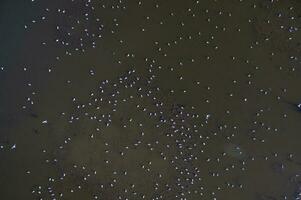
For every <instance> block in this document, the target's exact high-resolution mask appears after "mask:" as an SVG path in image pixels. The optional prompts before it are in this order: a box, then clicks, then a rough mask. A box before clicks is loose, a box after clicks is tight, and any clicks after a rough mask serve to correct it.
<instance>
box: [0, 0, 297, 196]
mask: <svg viewBox="0 0 301 200" xmlns="http://www.w3.org/2000/svg"><path fill="white" fill-rule="evenodd" d="M32 4H33V6H36V7H39V8H41V12H40V15H39V17H38V18H37V19H34V20H32V24H27V25H25V28H26V29H27V30H28V31H30V28H31V27H33V26H34V24H38V23H41V24H43V23H44V24H46V25H47V26H49V29H50V30H51V31H52V32H50V33H49V34H46V35H44V36H43V37H44V40H43V41H41V43H42V44H43V46H44V47H49V48H50V49H51V48H53V50H54V52H55V53H56V54H57V56H56V60H60V62H62V63H63V61H64V59H70V58H71V59H72V58H74V57H76V56H78V54H77V53H76V52H79V53H80V54H81V55H89V54H90V53H91V52H92V54H93V51H94V52H100V53H99V57H98V56H97V58H94V59H95V63H96V64H94V65H93V66H94V67H92V68H89V70H86V71H87V74H88V76H89V78H88V79H84V80H85V81H87V82H89V81H90V79H91V80H95V79H96V80H97V82H98V84H97V85H91V84H90V85H89V86H91V87H90V88H85V90H86V91H89V92H90V94H89V95H88V96H84V97H83V96H81V95H80V94H78V95H76V94H75V95H74V96H72V97H70V98H69V99H70V102H65V103H67V104H68V105H72V106H71V109H70V110H65V111H57V112H58V114H57V116H56V117H57V120H56V122H57V123H59V122H62V123H63V124H66V125H65V127H64V128H63V129H62V130H63V131H61V130H56V129H55V128H53V127H52V125H53V124H52V123H55V122H53V121H54V120H53V119H48V118H42V119H41V118H40V116H39V115H35V114H31V118H33V119H34V120H36V119H38V120H40V126H41V127H42V130H46V129H49V131H53V132H60V134H61V135H60V137H58V138H55V145H52V146H51V145H45V146H47V148H43V149H42V150H41V151H42V154H43V159H44V160H43V162H44V161H45V162H46V165H47V169H48V168H49V169H51V170H50V171H49V173H48V174H46V175H45V177H43V178H44V179H43V181H41V182H38V183H34V184H32V188H31V191H30V192H31V193H32V197H33V198H36V199H40V200H44V199H52V200H58V199H120V200H131V199H147V200H157V199H163V200H176V199H179V200H190V199H191V200H193V199H213V200H217V199H260V200H267V199H283V200H285V199H295V200H297V199H300V198H301V178H300V169H301V168H300V167H301V161H300V159H299V158H298V156H299V157H300V153H301V152H298V149H299V147H298V144H297V143H296V142H294V140H296V137H298V133H297V131H296V128H298V125H297V124H296V123H295V122H298V120H300V115H299V114H300V111H301V104H300V103H299V101H298V99H297V98H298V97H297V95H298V94H296V91H298V88H296V84H298V83H301V79H300V77H298V73H300V60H299V59H300V58H299V53H300V47H301V46H300V42H299V41H300V39H301V38H300V27H299V26H300V24H301V23H300V20H301V17H300V13H298V12H300V9H301V5H300V3H298V2H297V3H296V2H290V3H289V5H286V4H284V3H283V2H281V1H278V0H263V1H251V0H237V1H231V3H229V2H223V1H221V0H212V1H198V0H197V1H196V0H193V1H192V0H191V1H187V2H175V1H169V0H167V1H124V0H118V1H117V0H114V1H108V0H60V1H49V2H44V1H38V0H34V1H32ZM295 6H296V7H295ZM298 6H299V7H298ZM242 10H246V12H245V13H242ZM247 11H248V12H247ZM298 14H299V15H298ZM104 51H105V52H108V54H106V55H110V56H111V59H112V60H114V64H112V65H111V66H98V65H97V60H98V59H102V55H101V52H104ZM63 55H66V57H64V56H63ZM59 58H60V59H59ZM275 63H276V64H275ZM59 66H60V64H59V62H58V64H57V68H59ZM61 67H63V68H70V69H68V71H69V73H70V74H72V73H73V72H72V70H73V68H74V67H75V66H72V67H71V66H67V65H62V66H61ZM76 67H77V66H76ZM108 68H109V71H114V70H116V71H118V74H116V75H115V77H114V78H112V79H105V80H103V79H102V80H99V79H98V78H99V77H101V76H100V74H102V73H105V71H106V70H107V69H108ZM5 69H6V68H4V67H2V68H1V70H2V71H5ZM29 70H30V69H29ZM56 70H58V71H59V69H54V72H53V71H52V70H49V72H51V73H55V71H56ZM23 71H28V69H27V68H26V67H25V68H23ZM119 71H123V72H121V73H119ZM70 74H67V75H66V79H67V81H66V82H64V83H62V84H67V85H70V87H72V85H73V82H76V81H77V80H72V81H71V80H70V79H69V77H68V76H69V75H70ZM64 76H65V75H64ZM83 76H85V75H84V74H83ZM54 82H56V80H54ZM26 87H30V88H31V87H32V85H31V83H27V85H26ZM57 89H58V90H59V89H60V88H57ZM37 93H39V92H37ZM31 96H34V97H32V98H31V97H28V98H27V99H26V103H24V105H23V106H22V110H25V111H26V110H31V109H33V108H35V109H37V112H39V109H38V108H39V107H38V106H39V101H38V99H39V97H38V96H39V95H36V91H35V92H33V93H31ZM36 96H37V97H36ZM70 96H71V95H70ZM33 99H35V100H33ZM291 115H292V116H294V117H290V116H291ZM292 118H294V119H292ZM57 126H58V127H59V126H60V125H57ZM57 126H54V127H57ZM43 128H44V129H43ZM34 132H35V133H34V134H37V132H38V131H37V130H35V131H34ZM46 132H47V131H45V133H43V131H40V132H39V134H42V135H43V134H45V135H47V134H48V132H47V133H46ZM299 137H300V136H299ZM18 147H19V146H18ZM18 149H19V148H17V144H14V143H13V144H10V143H8V144H7V145H0V151H4V150H7V151H11V152H15V151H16V150H18ZM43 166H44V165H43ZM25 173H26V174H27V175H28V177H30V176H33V171H31V170H30V169H27V170H26V171H25ZM265 185H269V186H268V187H267V186H265ZM284 185H285V186H284Z"/></svg>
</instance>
